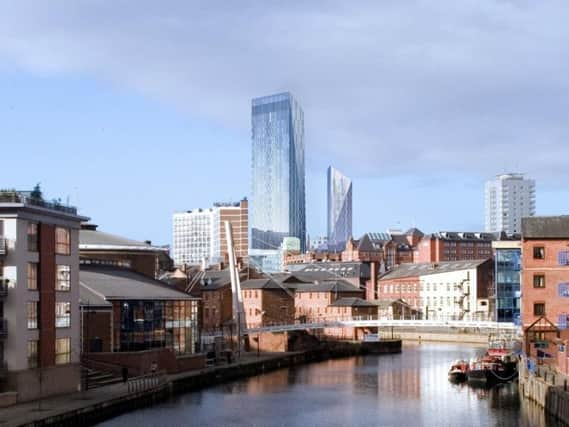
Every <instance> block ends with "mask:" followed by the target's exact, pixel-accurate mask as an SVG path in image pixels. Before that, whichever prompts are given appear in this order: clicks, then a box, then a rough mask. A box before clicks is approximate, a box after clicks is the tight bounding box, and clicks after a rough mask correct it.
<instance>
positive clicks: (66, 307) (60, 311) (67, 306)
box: [55, 302, 71, 328]
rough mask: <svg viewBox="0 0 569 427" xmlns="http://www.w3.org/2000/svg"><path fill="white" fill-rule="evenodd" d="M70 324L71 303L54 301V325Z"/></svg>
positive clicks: (66, 325) (57, 326) (67, 325)
mask: <svg viewBox="0 0 569 427" xmlns="http://www.w3.org/2000/svg"><path fill="white" fill-rule="evenodd" d="M70 324H71V303H70V302H56V303H55V327H56V328H69V326H70Z"/></svg>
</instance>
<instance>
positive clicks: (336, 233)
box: [328, 166, 352, 250]
mask: <svg viewBox="0 0 569 427" xmlns="http://www.w3.org/2000/svg"><path fill="white" fill-rule="evenodd" d="M350 237H352V181H351V180H350V179H349V178H348V177H347V176H344V175H342V173H340V171H339V170H337V169H334V168H333V167H332V166H330V167H329V168H328V248H329V249H338V250H342V249H343V248H344V246H345V243H346V242H347V241H348V239H349V238H350Z"/></svg>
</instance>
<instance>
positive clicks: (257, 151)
mask: <svg viewBox="0 0 569 427" xmlns="http://www.w3.org/2000/svg"><path fill="white" fill-rule="evenodd" d="M251 123H252V137H251V139H252V156H251V204H250V209H249V215H250V222H249V223H250V234H249V256H250V262H251V265H252V266H257V267H260V268H261V269H263V270H264V271H275V270H277V269H278V265H279V263H280V261H279V248H280V245H281V243H282V241H283V239H284V238H285V237H298V238H299V239H300V244H301V251H304V250H305V246H306V211H305V192H304V191H305V190H304V113H303V112H302V108H300V105H299V104H298V103H297V102H296V100H295V99H294V98H293V97H292V95H291V94H290V93H280V94H277V95H270V96H264V97H261V98H255V99H253V102H252V118H251Z"/></svg>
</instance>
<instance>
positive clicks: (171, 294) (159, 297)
mask: <svg viewBox="0 0 569 427" xmlns="http://www.w3.org/2000/svg"><path fill="white" fill-rule="evenodd" d="M79 282H80V284H81V286H82V287H85V288H86V291H85V290H84V291H83V294H82V298H83V296H85V297H86V298H93V300H94V301H96V300H97V299H96V298H94V296H98V298H99V300H105V301H112V300H152V301H167V300H170V301H179V300H191V299H195V298H193V297H191V296H190V295H188V294H186V293H184V292H180V291H178V290H176V289H174V288H172V287H170V286H168V285H167V284H165V283H164V282H160V281H158V280H154V279H151V278H149V277H147V276H144V275H142V274H139V273H136V272H134V271H132V270H129V269H124V268H119V267H106V266H105V267H103V266H97V267H94V266H83V265H82V266H81V268H80V271H79Z"/></svg>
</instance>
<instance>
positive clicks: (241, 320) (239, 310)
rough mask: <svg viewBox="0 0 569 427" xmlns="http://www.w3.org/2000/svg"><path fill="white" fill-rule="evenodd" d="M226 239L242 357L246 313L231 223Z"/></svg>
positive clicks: (238, 348) (234, 316) (226, 228)
mask: <svg viewBox="0 0 569 427" xmlns="http://www.w3.org/2000/svg"><path fill="white" fill-rule="evenodd" d="M225 238H226V241H227V254H228V256H229V275H230V278H231V295H232V298H231V300H232V308H233V325H234V327H235V331H236V337H237V355H238V357H239V356H241V346H242V344H243V335H244V333H245V332H246V324H245V313H244V311H243V297H242V295H241V281H240V280H239V269H238V268H237V261H236V259H235V248H234V246H233V228H232V227H231V223H230V222H229V221H225Z"/></svg>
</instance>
